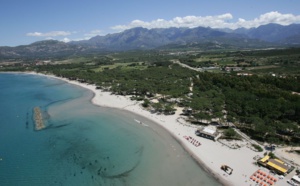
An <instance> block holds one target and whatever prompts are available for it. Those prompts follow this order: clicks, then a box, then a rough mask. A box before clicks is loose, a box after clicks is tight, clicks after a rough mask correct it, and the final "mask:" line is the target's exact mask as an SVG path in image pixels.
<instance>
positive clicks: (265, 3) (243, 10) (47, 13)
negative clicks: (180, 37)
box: [0, 0, 300, 46]
mask: <svg viewBox="0 0 300 186" xmlns="http://www.w3.org/2000/svg"><path fill="white" fill-rule="evenodd" d="M268 23H278V24H281V25H289V24H293V23H295V24H300V0H51V1H50V0H0V46H18V45H27V44H31V43H33V42H36V41H40V40H46V39H55V40H59V41H64V42H69V41H78V40H84V39H90V38H91V37H94V36H96V35H107V34H112V33H117V32H121V31H123V30H126V29H130V28H134V27H145V28H148V29H151V28H168V27H190V28H193V27H198V26H204V27H211V28H231V29H236V28H240V27H245V28H251V27H258V26H260V25H265V24H268Z"/></svg>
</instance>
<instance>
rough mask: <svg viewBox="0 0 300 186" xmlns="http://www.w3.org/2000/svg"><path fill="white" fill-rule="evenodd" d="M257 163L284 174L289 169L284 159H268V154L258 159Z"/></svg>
mask: <svg viewBox="0 0 300 186" xmlns="http://www.w3.org/2000/svg"><path fill="white" fill-rule="evenodd" d="M258 163H259V164H261V165H263V166H265V167H267V168H269V169H271V170H274V171H276V172H277V173H278V174H285V173H287V171H288V170H289V167H288V166H287V165H285V163H284V161H282V160H280V159H270V156H268V155H266V156H265V157H263V158H262V159H260V160H259V161H258Z"/></svg>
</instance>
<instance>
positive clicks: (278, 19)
mask: <svg viewBox="0 0 300 186" xmlns="http://www.w3.org/2000/svg"><path fill="white" fill-rule="evenodd" d="M232 20H233V16H232V15H231V14H230V13H226V14H221V15H216V16H185V17H175V18H173V19H172V20H164V19H156V20H153V21H150V22H146V21H142V20H133V21H132V22H131V23H129V24H127V25H116V26H113V27H111V29H113V30H117V31H123V30H126V29H130V28H134V27H144V28H148V29H151V28H169V27H189V28H193V27H198V26H203V27H211V28H232V29H236V28H240V27H245V28H251V27H258V26H260V25H264V24H268V23H277V24H281V25H289V24H292V23H300V15H293V14H281V13H279V12H276V11H273V12H268V13H265V14H263V15H260V16H259V17H258V18H255V19H253V20H245V19H243V18H238V19H237V21H236V22H233V21H232Z"/></svg>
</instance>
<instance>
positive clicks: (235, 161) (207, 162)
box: [32, 73, 287, 186]
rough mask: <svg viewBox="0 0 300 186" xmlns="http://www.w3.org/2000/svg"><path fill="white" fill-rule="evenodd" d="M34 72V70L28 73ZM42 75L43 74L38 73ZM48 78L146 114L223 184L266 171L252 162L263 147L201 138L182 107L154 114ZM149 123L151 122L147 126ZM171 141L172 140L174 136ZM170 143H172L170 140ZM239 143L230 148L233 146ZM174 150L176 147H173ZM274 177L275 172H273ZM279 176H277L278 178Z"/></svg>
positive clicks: (244, 181) (105, 103) (98, 101)
mask: <svg viewBox="0 0 300 186" xmlns="http://www.w3.org/2000/svg"><path fill="white" fill-rule="evenodd" d="M32 74H36V73H32ZM39 75H43V74H39ZM46 76H48V77H52V78H58V79H61V80H64V81H67V82H68V83H71V84H73V85H77V86H81V87H83V88H86V89H89V90H91V91H93V92H94V97H93V99H92V100H91V101H92V103H93V104H95V105H98V106H101V107H109V108H116V109H121V110H126V111H130V112H133V113H135V114H137V115H140V116H143V117H146V118H148V119H150V120H152V121H153V122H155V123H157V124H158V125H160V126H162V127H163V128H165V129H166V130H167V131H169V132H170V133H171V134H172V136H173V137H174V138H175V139H176V140H177V141H178V142H179V143H180V144H181V145H182V146H183V147H184V148H185V149H186V151H188V152H189V153H190V154H191V156H192V157H193V158H194V159H195V160H196V161H197V162H198V163H199V165H200V166H201V167H203V168H204V169H206V170H207V171H208V172H210V173H211V174H212V175H213V176H214V177H215V178H216V179H218V180H219V181H220V182H221V183H222V184H223V185H236V186H241V185H252V186H254V185H256V184H257V183H256V182H254V181H252V180H251V179H250V176H251V175H252V174H253V173H254V172H256V171H257V170H259V169H260V170H263V171H264V172H266V173H268V174H269V170H268V169H265V168H263V167H258V166H257V165H255V164H254V163H255V162H256V160H257V157H258V156H259V157H263V156H264V153H265V151H263V152H255V151H253V150H252V149H251V148H250V147H251V144H250V143H249V142H248V141H247V140H243V141H231V142H227V141H221V142H222V143H221V142H219V141H217V142H214V141H212V140H209V139H205V138H201V137H199V136H196V135H195V130H196V126H194V125H190V124H189V123H186V122H185V120H184V119H183V118H182V116H181V115H180V114H181V112H182V108H179V109H177V111H176V113H175V114H174V115H168V116H166V115H157V114H152V113H150V112H149V111H147V110H145V109H143V107H142V106H141V102H137V101H132V100H130V98H129V96H118V95H112V94H111V93H110V92H103V91H102V90H98V89H96V86H94V85H87V84H84V83H79V82H77V81H70V80H68V79H64V78H59V77H56V76H53V75H46ZM140 122H142V123H143V124H145V125H147V123H145V122H143V121H140ZM150 127H151V126H150ZM185 137H191V138H193V139H194V140H196V141H197V142H199V143H200V145H199V146H198V145H194V144H195V143H194V144H193V143H191V142H190V141H189V140H187V139H186V138H185ZM174 142H175V140H174ZM170 145H172V144H170ZM237 145H238V146H239V148H237V149H234V148H232V147H233V146H237ZM174 153H176V149H174ZM222 165H228V166H229V167H231V168H232V169H233V172H232V174H231V175H229V174H227V173H225V172H224V171H223V170H222V169H221V166H222ZM274 177H276V178H278V177H277V176H274ZM278 180H279V179H278ZM286 184H287V183H286V180H285V179H283V180H279V181H278V182H277V183H276V184H275V185H286Z"/></svg>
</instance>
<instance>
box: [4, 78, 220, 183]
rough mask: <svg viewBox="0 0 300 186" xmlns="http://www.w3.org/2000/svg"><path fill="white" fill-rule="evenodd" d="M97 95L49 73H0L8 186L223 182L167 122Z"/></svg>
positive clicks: (5, 176) (5, 175) (5, 169)
mask: <svg viewBox="0 0 300 186" xmlns="http://www.w3.org/2000/svg"><path fill="white" fill-rule="evenodd" d="M93 96H94V94H93V92H91V91H90V90H87V89H84V88H82V87H79V86H76V85H71V84H69V83H67V82H65V81H62V80H59V79H56V78H51V77H48V76H41V75H33V74H25V73H0V185H1V186H57V185H62V186H94V185H95V186H96V185H109V186H110V185H111V186H112V185H115V186H119V185H122V186H123V185H128V186H140V185H143V186H148V185H149V186H150V185H151V186H154V185H155V186H160V185H161V186H169V185H170V186H171V185H172V186H175V185H178V186H190V185H191V186H193V185H198V186H205V185H208V186H214V185H221V184H220V183H218V181H217V180H216V179H215V178H214V177H212V176H211V174H209V173H207V172H206V171H204V170H203V169H202V168H201V166H199V164H197V162H196V161H195V160H194V159H193V158H192V157H191V156H190V155H189V154H188V153H187V152H186V151H185V150H184V149H183V148H182V146H181V145H180V144H179V143H178V142H177V141H176V140H175V139H174V138H173V137H172V136H171V135H170V134H169V133H168V132H167V131H165V130H164V129H163V128H162V127H161V126H158V125H157V124H155V123H153V122H152V121H151V120H148V119H147V118H143V117H141V116H138V115H135V114H133V113H131V112H126V111H123V110H118V109H112V108H107V107H99V106H96V105H94V104H92V103H91V99H92V98H93ZM35 107H39V108H40V109H41V111H42V116H43V122H44V124H45V126H46V128H44V129H43V130H39V131H37V130H35V122H34V108H35ZM137 121H142V122H143V123H145V125H141V124H140V123H138V122H137Z"/></svg>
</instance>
